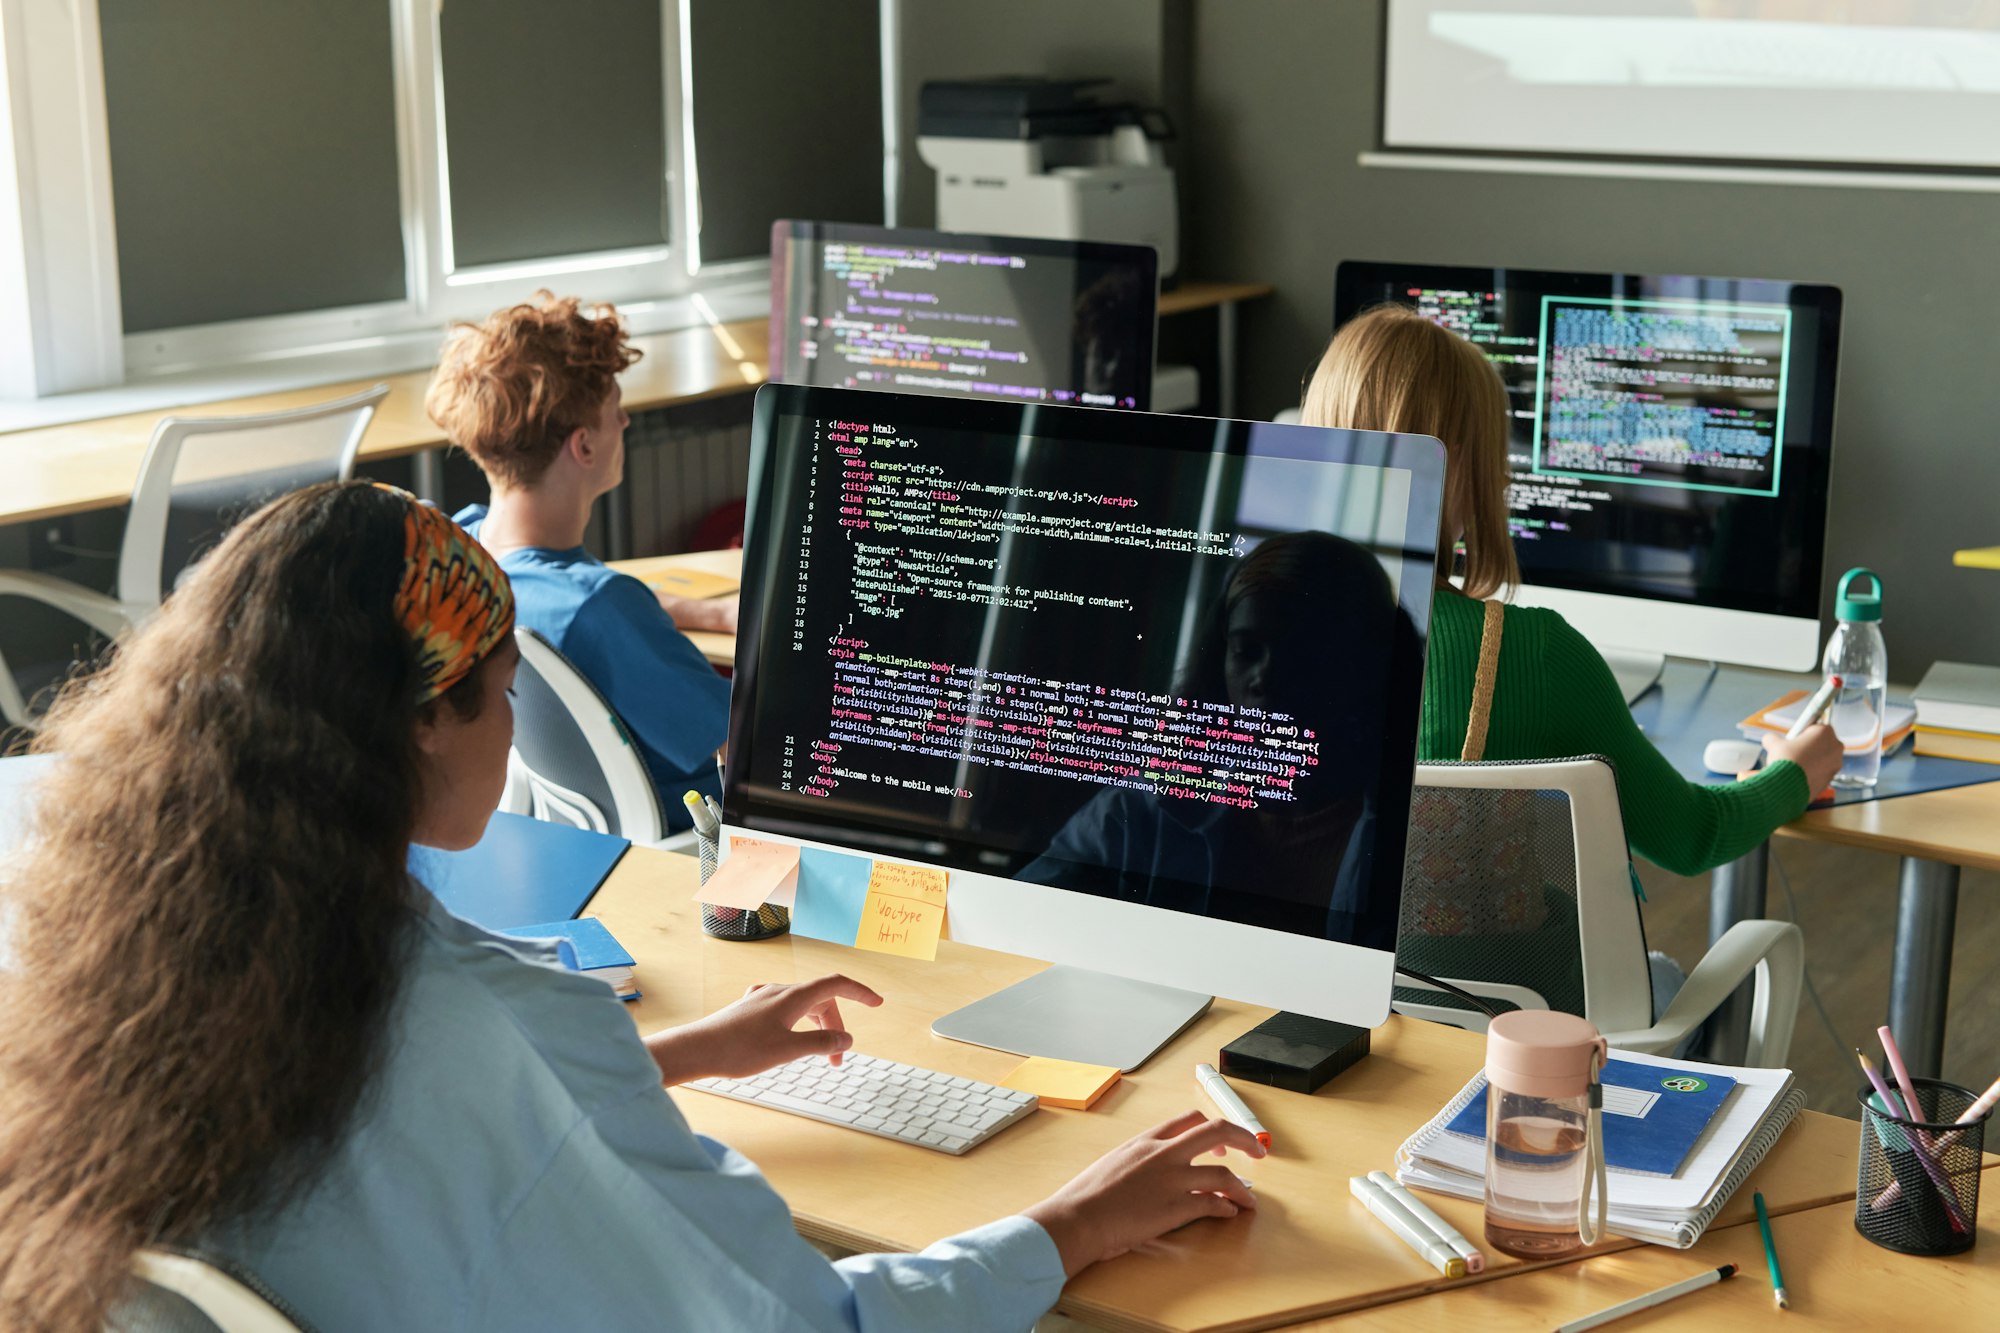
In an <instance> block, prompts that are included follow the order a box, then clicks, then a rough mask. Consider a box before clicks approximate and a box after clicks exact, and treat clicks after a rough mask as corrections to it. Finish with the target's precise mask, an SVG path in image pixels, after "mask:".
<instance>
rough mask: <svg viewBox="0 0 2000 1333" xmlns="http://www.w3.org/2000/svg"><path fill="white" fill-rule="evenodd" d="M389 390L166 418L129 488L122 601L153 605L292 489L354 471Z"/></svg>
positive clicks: (120, 581) (120, 579)
mask: <svg viewBox="0 0 2000 1333" xmlns="http://www.w3.org/2000/svg"><path fill="white" fill-rule="evenodd" d="M388 394H389V387H388V386H387V385H386V384H378V385H376V386H375V387H374V388H372V389H369V390H367V391H366V392H364V393H358V394H353V395H351V396H349V397H346V398H341V399H336V400H334V401H332V402H328V403H320V404H316V405H314V406H312V407H304V408H297V409H293V410H290V411H285V412H271V413H265V414H261V415H258V416H245V417H203V418H195V417H168V418H166V419H165V420H163V421H161V422H160V424H159V426H158V427H157V428H156V429H155V431H154V434H153V441H152V444H151V445H150V446H149V447H148V449H147V451H146V459H145V462H144V463H143V464H142V465H141V467H140V476H139V482H138V484H137V485H136V486H135V487H134V488H133V492H132V512H131V515H130V517H129V518H128V519H127V522H126V529H125V542H124V546H123V548H122V549H121V551H120V554H119V565H118V586H119V597H120V600H122V601H126V602H129V603H134V604H137V605H142V606H156V605H158V604H159V602H160V601H161V599H163V598H164V597H165V596H166V595H167V594H168V593H169V592H171V591H173V588H174V584H175V582H176V581H177V580H178V579H179V578H180V577H181V575H182V574H183V573H185V572H186V570H187V568H188V567H189V566H190V565H192V564H193V563H194V562H195V561H196V560H198V559H199V558H200V557H201V556H202V555H203V554H204V553H205V552H207V551H208V549H209V548H210V547H212V546H214V545H215V544H216V543H217V542H219V541H220V540H222V537H223V535H224V534H225V533H227V532H228V531H229V529H230V528H231V527H232V526H233V525H235V524H236V523H237V522H238V521H240V520H241V519H243V518H244V517H245V516H247V515H249V514H250V513H252V512H254V511H255V510H256V509H258V508H259V507H261V506H263V505H265V504H267V503H269V502H270V501H271V500H274V499H276V498H277V497H278V496H280V495H284V494H286V493H287V492H290V491H295V490H298V489H300V488H302V487H305V486H310V485H313V484H314V483H316V482H322V481H338V480H344V479H346V478H347V477H348V476H350V475H352V473H353V471H354V456H355V453H356V451H357V450H358V449H359V448H360V446H361V436H362V432H363V431H365V430H366V429H367V427H368V422H369V421H370V419H371V418H373V416H374V414H375V408H376V406H377V405H378V404H380V403H381V401H382V400H383V399H384V398H386V397H387V396H388Z"/></svg>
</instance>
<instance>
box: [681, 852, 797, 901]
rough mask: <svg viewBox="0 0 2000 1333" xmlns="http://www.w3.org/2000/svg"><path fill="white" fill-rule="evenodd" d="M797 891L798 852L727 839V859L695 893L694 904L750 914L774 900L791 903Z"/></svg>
mask: <svg viewBox="0 0 2000 1333" xmlns="http://www.w3.org/2000/svg"><path fill="white" fill-rule="evenodd" d="M798 887H799V849H798V848H797V847H795V846H793V845H792V844H790V843H784V842H765V841H763V840H762V839H760V838H731V839H730V840H729V859H728V860H726V861H724V862H723V863H722V864H721V865H720V866H718V867H717V868H716V871H715V873H714V874H713V875H710V876H709V877H708V883H706V884H704V885H702V886H701V887H700V888H699V889H697V890H695V895H694V900H695V901H696V902H698V903H707V904H708V905H709V906H711V907H734V908H736V909H737V910H738V911H743V912H754V911H756V910H757V909H758V908H759V907H762V906H763V905H764V904H765V903H767V902H771V901H773V900H776V901H777V902H778V903H779V904H780V905H781V906H783V905H787V904H789V903H790V902H791V901H792V897H793V895H794V894H796V893H797V892H798Z"/></svg>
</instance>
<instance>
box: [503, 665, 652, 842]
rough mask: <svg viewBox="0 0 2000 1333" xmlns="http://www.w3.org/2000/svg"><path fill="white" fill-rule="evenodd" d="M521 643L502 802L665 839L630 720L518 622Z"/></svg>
mask: <svg viewBox="0 0 2000 1333" xmlns="http://www.w3.org/2000/svg"><path fill="white" fill-rule="evenodd" d="M514 641H515V643H517V644H519V645H520V649H521V665H520V669H519V670H517V671H516V672H515V673H514V753H513V754H512V755H510V756H509V758H508V791H507V794H506V795H505V796H503V797H502V798H501V804H500V808H501V809H502V810H508V811H511V812H512V813H515V814H525V815H533V816H534V817H535V818H536V819H546V820H549V821H550V822H552V823H557V824H570V825H573V826H574V827H576V828H585V829H592V830H594V831H596V832H598V833H613V834H617V835H618V836H619V837H623V838H630V839H631V840H632V841H633V842H641V843H658V842H659V841H660V840H661V839H662V838H664V837H665V836H666V832H667V824H666V819H665V817H664V816H663V815H662V814H661V812H660V800H659V797H658V795H657V794H655V792H654V791H653V779H652V777H651V775H650V774H648V773H647V772H646V764H645V761H644V760H642V759H640V757H639V752H638V750H636V749H634V748H633V746H632V740H631V737H630V736H628V735H627V734H626V732H625V724H624V723H622V722H620V721H619V720H618V715H617V714H616V713H615V712H613V711H612V709H611V705H610V704H608V703H606V702H605V701H604V696H603V695H601V694H599V693H598V692H597V687H596V686H595V685H592V684H591V683H590V682H589V681H588V680H587V679H585V678H584V675H583V673H582V672H580V671H578V670H577V669H576V668H575V667H574V666H572V665H571V664H570V660H569V659H568V658H566V657H564V656H563V655H562V654H561V653H560V652H558V651H557V650H556V648H555V645H553V644H551V643H550V642H549V641H548V640H547V639H545V638H543V637H542V636H541V635H539V634H537V633H535V631H533V630H531V629H523V628H517V629H516V630H515V631H514Z"/></svg>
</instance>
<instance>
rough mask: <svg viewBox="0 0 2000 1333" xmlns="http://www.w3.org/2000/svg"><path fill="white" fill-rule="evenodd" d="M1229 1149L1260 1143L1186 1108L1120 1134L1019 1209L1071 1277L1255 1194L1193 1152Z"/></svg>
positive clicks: (1234, 1210) (1250, 1148)
mask: <svg viewBox="0 0 2000 1333" xmlns="http://www.w3.org/2000/svg"><path fill="white" fill-rule="evenodd" d="M1231 1148H1235V1149H1237V1150H1238V1151H1240V1152H1244V1153H1247V1154H1249V1155H1250V1156H1252V1157H1262V1156H1264V1155H1265V1151H1266V1150H1265V1148H1264V1145H1263V1144H1261V1143H1259V1142H1257V1139H1256V1136H1255V1135H1253V1134H1251V1133H1250V1131H1249V1130H1247V1129H1243V1128H1241V1127H1240V1126H1237V1125H1232V1124H1230V1123H1229V1122H1228V1121H1226V1120H1210V1119H1209V1118H1207V1117H1206V1116H1204V1115H1203V1114H1202V1113H1201V1112H1200V1111H1189V1112H1188V1113H1187V1114H1186V1115H1182V1116H1176V1117H1175V1118H1174V1119H1172V1120H1169V1121H1167V1122H1166V1123H1165V1124H1163V1125H1156V1126H1155V1127H1153V1128H1152V1129H1149V1130H1147V1131H1146V1132H1145V1133H1143V1134H1141V1135H1139V1136H1138V1137H1137V1138H1132V1139H1127V1140H1126V1141H1125V1142H1124V1143H1121V1144H1119V1145H1118V1146H1117V1147H1116V1148H1113V1149H1112V1150H1111V1151H1110V1152H1108V1153H1106V1154H1104V1156H1102V1157H1100V1158H1098V1159H1097V1160H1096V1161H1095V1162H1093V1163H1092V1164H1091V1165H1090V1166H1088V1167H1086V1168H1084V1170H1083V1172H1082V1174H1080V1175H1078V1176H1077V1178H1076V1179H1074V1180H1072V1181H1070V1182H1069V1184H1067V1185H1065V1186H1063V1187H1062V1188H1061V1189H1059V1190H1057V1191H1056V1192H1055V1193H1054V1194H1051V1195H1050V1196H1049V1197H1048V1198H1046V1199H1044V1200H1043V1201H1042V1202H1040V1203H1038V1204H1036V1205H1035V1206H1034V1207H1032V1208H1029V1209H1026V1210H1025V1213H1026V1215H1027V1216H1028V1217H1029V1218H1031V1219H1033V1220H1034V1221H1036V1222H1038V1223H1040V1224H1041V1227H1042V1229H1043V1230H1044V1231H1046V1232H1048V1233H1049V1239H1051V1240H1053V1241H1054V1242H1055V1244H1056V1252H1057V1253H1058V1254H1060V1255H1061V1256H1062V1262H1063V1271H1064V1272H1065V1273H1067V1274H1069V1275H1070V1276H1071V1277H1075V1276H1076V1275H1077V1274H1078V1273H1080V1272H1082V1271H1083V1270H1084V1269H1086V1268H1088V1267H1090V1266H1091V1265H1092V1264H1094V1263H1097V1262H1098V1261H1100V1260H1103V1259H1111V1258H1115V1257H1116V1256H1118V1255H1121V1254H1123V1253H1125V1252H1126V1251H1127V1250H1130V1249H1132V1248H1133V1247H1134V1246H1137V1245H1143V1244H1144V1243H1145V1242H1147V1241H1149V1240H1152V1239H1153V1238H1154V1237H1155V1236H1163V1235H1165V1234H1166V1233H1167V1232H1169V1231H1172V1230H1173V1229H1174V1228H1175V1227H1180V1226H1185V1225H1186V1224H1188V1223H1189V1222H1192V1221H1194V1220H1195V1219H1196V1218H1198V1217H1234V1216H1236V1215H1237V1214H1238V1213H1239V1212H1241V1211H1243V1210H1244V1209H1245V1208H1255V1207H1256V1206H1257V1200H1256V1198H1255V1197H1254V1196H1253V1195H1252V1194H1251V1193H1250V1187H1249V1186H1247V1185H1245V1184H1244V1183H1243V1181H1242V1180H1241V1179H1240V1178H1239V1177H1238V1176H1237V1174H1236V1173H1235V1172H1234V1171H1231V1170H1230V1169H1229V1168H1228V1167H1226V1166H1197V1165H1195V1158H1197V1157H1205V1156H1208V1155H1210V1154H1214V1155H1217V1156H1220V1155H1221V1154H1222V1153H1224V1152H1226V1151H1227V1150H1229V1149H1231Z"/></svg>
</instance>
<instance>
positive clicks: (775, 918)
mask: <svg viewBox="0 0 2000 1333" xmlns="http://www.w3.org/2000/svg"><path fill="white" fill-rule="evenodd" d="M694 841H695V851H696V853H697V854H698V855H699V856H700V857H701V882H702V883H704V884H706V883H708V877H709V876H710V875H713V874H714V873H715V865H716V860H715V858H716V852H717V850H718V849H717V847H716V845H715V839H713V838H704V837H702V836H701V835H700V834H699V833H697V834H696V835H695V840H694ZM791 928H792V914H791V912H790V911H789V910H788V909H786V908H783V907H777V906H774V905H772V904H771V903H765V904H764V905H763V906H762V907H759V908H755V909H754V910H752V911H748V912H746V911H743V910H742V909H741V908H736V907H715V906H711V905H710V904H708V903H703V904H702V905H701V929H702V933H703V934H706V935H713V936H715V938H717V939H719V940H768V939H770V938H771V937H772V936H773V935H782V934H784V933H785V932H786V931H788V930H790V929H791Z"/></svg>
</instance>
